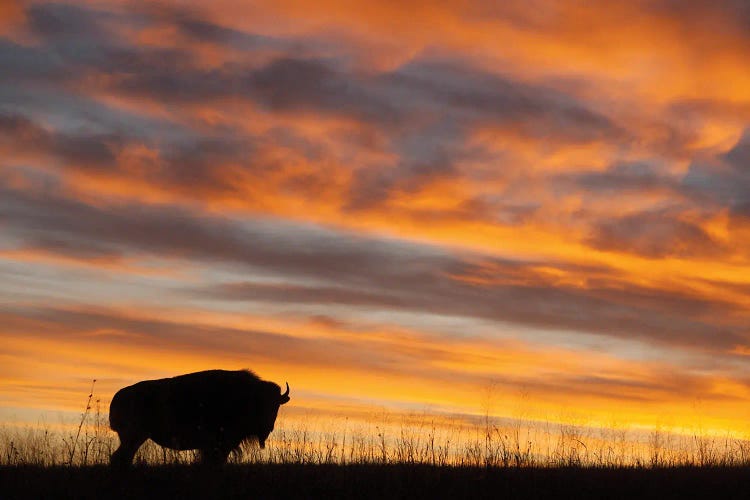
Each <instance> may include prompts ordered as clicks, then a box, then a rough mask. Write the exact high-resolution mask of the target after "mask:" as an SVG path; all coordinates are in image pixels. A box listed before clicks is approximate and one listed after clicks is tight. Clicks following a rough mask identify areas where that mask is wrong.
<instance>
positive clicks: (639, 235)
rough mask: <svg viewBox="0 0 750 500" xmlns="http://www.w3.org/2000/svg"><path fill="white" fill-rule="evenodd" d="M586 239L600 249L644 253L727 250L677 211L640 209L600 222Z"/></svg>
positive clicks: (722, 252) (681, 255)
mask: <svg viewBox="0 0 750 500" xmlns="http://www.w3.org/2000/svg"><path fill="white" fill-rule="evenodd" d="M589 243H590V244H591V245H592V246H593V247H595V248H598V249H601V250H611V251H620V252H622V251H627V252H631V253H634V254H637V255H641V256H644V257H648V258H652V259H658V258H665V257H678V258H694V257H700V258H705V257H717V256H721V255H726V254H727V252H728V251H729V249H728V248H725V247H724V245H723V244H722V243H721V242H719V241H716V240H715V239H714V238H712V237H711V236H710V235H709V234H708V233H707V232H706V231H705V230H704V229H703V228H701V226H700V225H699V224H697V223H694V222H690V221H686V220H681V219H680V218H679V216H678V215H676V214H670V213H669V212H668V211H663V212H642V213H636V214H632V215H626V216H623V217H620V218H617V219H614V220H608V221H603V222H601V223H600V224H599V225H598V226H596V227H595V229H594V233H593V234H592V236H591V237H590V239H589Z"/></svg>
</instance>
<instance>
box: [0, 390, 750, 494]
mask: <svg viewBox="0 0 750 500" xmlns="http://www.w3.org/2000/svg"><path fill="white" fill-rule="evenodd" d="M117 445H118V439H117V437H116V435H115V434H114V433H113V432H111V431H110V430H109V428H108V424H107V415H106V414H105V413H103V412H102V411H101V401H100V400H99V399H98V398H96V397H95V396H94V384H93V383H92V387H91V391H90V393H89V395H88V398H87V401H86V406H85V410H84V411H83V412H82V413H81V417H80V419H79V420H77V421H76V422H73V423H67V424H66V425H61V426H55V427H51V426H49V425H37V426H27V427H13V426H5V427H0V498H2V499H5V498H150V497H160V498H165V497H166V498H173V497H174V498H206V497H209V498H215V497H227V498H248V497H259V498H272V497H273V498H276V497H286V496H291V497H297V498H300V497H302V498H315V497H324V498H331V497H338V498H434V497H438V498H446V497H451V498H484V497H487V498H490V497H491V498H649V497H655V496H659V497H661V498H678V497H679V498H688V497H693V498H698V497H704V498H708V497H713V498H719V497H721V498H744V497H745V496H746V495H744V494H740V493H744V492H746V491H748V486H750V442H748V441H747V440H745V439H742V437H738V436H732V435H726V436H721V437H717V436H706V435H704V434H702V433H700V432H698V431H695V432H691V433H675V432H669V431H668V430H665V429H660V428H657V429H653V430H651V431H639V430H633V429H627V428H625V427H622V426H613V427H611V428H594V427H589V426H586V425H583V424H575V425H574V424H569V423H565V424H559V423H557V424H556V423H552V422H535V421H528V420H523V419H520V418H517V419H500V418H495V417H492V416H490V415H489V413H487V414H485V415H484V416H482V417H474V418H467V417H440V416H436V415H431V414H427V413H424V414H392V413H388V412H385V411H380V412H373V413H372V414H370V415H368V416H367V417H366V418H338V419H331V418H330V415H319V416H315V414H312V413H307V412H304V411H303V412H298V413H296V414H295V413H294V411H293V412H291V413H289V412H285V413H284V415H283V416H281V417H280V418H279V421H278V422H277V428H276V430H275V431H274V432H273V433H272V435H271V438H270V439H269V441H268V443H267V447H266V449H265V450H260V449H259V448H258V447H257V445H256V444H255V443H246V444H244V445H243V446H242V448H241V449H240V450H238V452H237V453H233V454H232V455H231V456H230V463H229V464H228V465H226V466H224V467H219V468H202V467H198V466H193V465H191V464H192V462H193V460H194V458H195V454H194V453H193V452H174V451H171V450H165V449H163V448H161V447H159V446H156V445H155V444H153V443H151V442H147V443H146V444H145V445H144V446H143V447H142V448H141V450H140V451H139V453H138V455H137V456H136V464H135V467H134V468H133V469H132V470H130V471H127V472H126V473H124V474H120V473H114V472H113V471H111V470H110V469H109V468H108V467H107V465H106V464H107V463H108V460H109V456H110V455H111V453H112V451H114V450H115V449H116V447H117Z"/></svg>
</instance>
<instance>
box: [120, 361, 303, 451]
mask: <svg viewBox="0 0 750 500" xmlns="http://www.w3.org/2000/svg"><path fill="white" fill-rule="evenodd" d="M288 401H289V385H288V384H287V388H286V392H285V393H284V394H282V393H281V388H280V387H279V386H278V385H277V384H275V383H273V382H268V381H265V380H261V379H260V378H258V377H257V376H256V375H255V374H253V373H252V372H250V371H247V370H239V371H225V370H210V371H204V372H197V373H190V374H187V375H180V376H178V377H173V378H165V379H159V380H145V381H143V382H138V383H137V384H134V385H131V386H128V387H125V388H123V389H121V390H120V391H118V392H117V393H116V394H115V396H114V398H112V404H111V405H110V409H109V422H110V427H111V428H112V430H114V431H115V432H117V434H118V435H119V437H120V447H119V448H118V449H117V450H116V451H115V452H114V453H113V454H112V464H113V465H129V464H130V463H131V462H132V461H133V457H134V456H135V453H136V452H137V451H138V448H140V446H141V445H142V444H143V443H144V442H145V441H146V440H147V439H151V440H152V441H154V442H156V443H157V444H159V445H161V446H163V447H165V448H170V449H173V450H199V451H200V458H201V461H202V462H205V463H223V462H225V461H226V459H227V457H228V456H229V453H230V452H231V451H232V450H234V449H236V448H238V447H239V445H240V444H241V443H242V442H243V441H244V440H246V439H249V438H257V439H258V443H259V444H260V447H261V448H263V447H264V446H265V441H266V439H267V438H268V435H269V434H270V433H271V431H272V430H273V426H274V423H275V421H276V416H277V414H278V411H279V406H280V405H282V404H284V403H286V402H288Z"/></svg>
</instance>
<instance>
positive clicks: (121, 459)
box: [110, 433, 148, 468]
mask: <svg viewBox="0 0 750 500" xmlns="http://www.w3.org/2000/svg"><path fill="white" fill-rule="evenodd" d="M118 435H119V436H120V447H119V448H117V449H116V450H115V452H114V453H112V457H111V458H110V464H111V465H112V467H118V468H125V467H128V466H130V465H131V464H132V463H133V457H135V453H136V452H137V451H138V448H140V447H141V445H142V444H143V443H144V442H145V441H146V439H148V438H146V437H143V436H129V435H127V434H124V433H118Z"/></svg>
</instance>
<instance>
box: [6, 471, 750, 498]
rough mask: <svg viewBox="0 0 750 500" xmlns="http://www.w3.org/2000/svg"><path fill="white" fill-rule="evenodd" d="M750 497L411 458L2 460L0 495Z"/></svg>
mask: <svg viewBox="0 0 750 500" xmlns="http://www.w3.org/2000/svg"><path fill="white" fill-rule="evenodd" d="M14 498H35V499H36V498H50V499H58V498H60V499H66V498H70V499H88V498H97V499H99V498H101V499H105V500H110V499H118V498H134V499H135V498H137V499H143V498H162V499H164V498H353V499H359V498H389V499H390V498H408V499H414V498H497V499H516V498H521V499H526V498H534V499H537V498H538V499H564V498H571V499H572V498H575V499H588V498H596V499H608V498H628V499H643V498H680V499H683V498H706V499H714V498H737V499H740V498H742V499H748V498H750V469H749V468H720V467H717V468H665V469H592V468H565V469H551V468H536V469H532V468H528V469H482V468H445V467H442V468H441V467H431V466H417V465H415V466H410V465H388V466H378V465H347V466H340V465H330V466H329V465H231V466H224V467H220V468H214V469H206V468H201V467H196V466H167V467H136V468H134V469H132V470H130V471H128V472H125V473H119V474H113V473H112V472H111V471H110V470H109V469H108V468H106V467H102V466H97V467H85V468H75V467H73V468H68V467H51V468H43V467H30V466H21V467H0V499H3V500H5V499H8V500H10V499H14Z"/></svg>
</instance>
